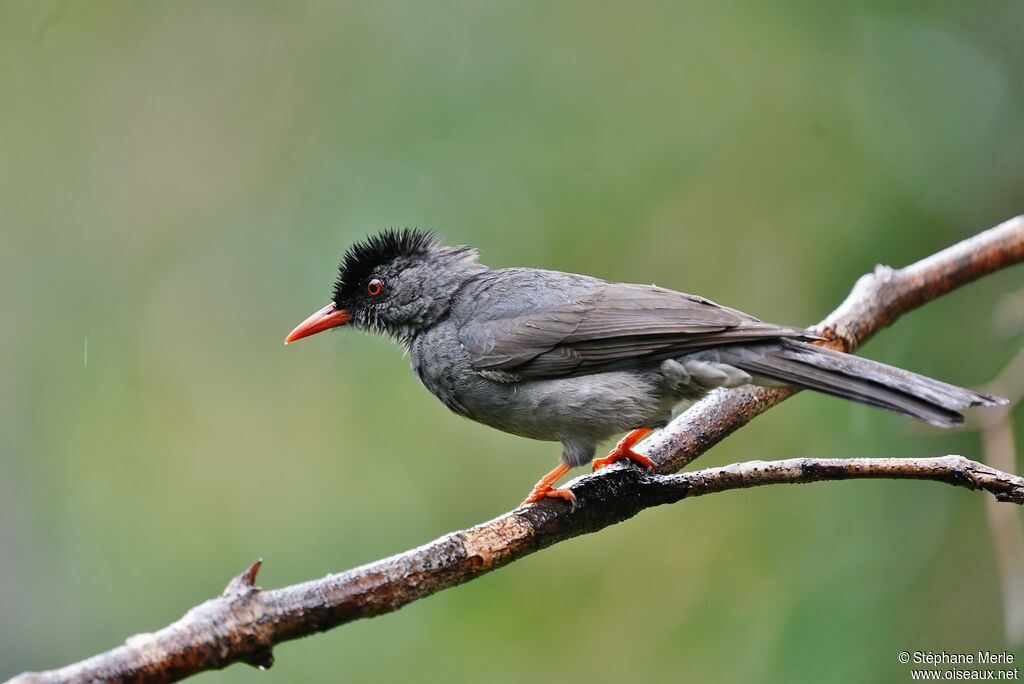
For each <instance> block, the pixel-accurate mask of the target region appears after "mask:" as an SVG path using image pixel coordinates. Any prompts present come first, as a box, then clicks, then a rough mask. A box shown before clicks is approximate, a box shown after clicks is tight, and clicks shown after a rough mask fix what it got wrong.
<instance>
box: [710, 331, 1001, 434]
mask: <svg viewBox="0 0 1024 684" xmlns="http://www.w3.org/2000/svg"><path fill="white" fill-rule="evenodd" d="M718 351H719V354H720V358H721V360H722V361H723V362H725V363H728V364H730V365H733V366H736V367H738V368H742V369H743V370H745V371H746V372H747V373H750V374H751V375H752V376H754V377H755V379H763V380H768V381H770V382H773V383H782V384H785V385H790V386H793V387H799V388H801V389H811V390H816V391H818V392H824V393H825V394H831V395H833V396H836V397H841V398H843V399H851V400H853V401H859V402H861V403H863V404H870V405H872V406H878V407H881V408H885V409H889V410H890V411H896V412H897V413H902V414H904V415H908V416H912V417H914V418H919V419H921V420H926V421H928V422H929V423H931V424H932V425H938V426H941V427H952V426H956V425H961V424H962V423H963V422H964V418H963V416H962V415H960V413H959V412H958V409H965V408H970V407H972V406H998V405H1001V404H1006V403H1007V400H1006V399H1003V398H1002V397H996V396H992V395H990V394H983V393H981V392H974V391H972V390H969V389H965V388H963V387H957V386H956V385H949V384H947V383H944V382H940V381H938V380H933V379H932V378H928V377H925V376H923V375H918V374H917V373H911V372H910V371H907V370H903V369H902V368H895V367H894V366H887V365H886V364H884V363H878V362H877V361H871V360H870V359H864V358H861V357H859V356H854V355H853V354H844V353H842V352H837V351H832V350H831V349H826V348H824V347H818V346H814V345H810V344H807V343H806V342H797V341H795V340H788V339H787V340H780V341H778V342H770V343H762V344H751V345H736V346H728V347H720V348H719V350H718Z"/></svg>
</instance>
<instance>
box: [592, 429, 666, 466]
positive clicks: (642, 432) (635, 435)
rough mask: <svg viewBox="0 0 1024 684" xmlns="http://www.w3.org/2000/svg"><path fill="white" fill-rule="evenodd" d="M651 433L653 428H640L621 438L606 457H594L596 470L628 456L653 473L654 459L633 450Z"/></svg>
mask: <svg viewBox="0 0 1024 684" xmlns="http://www.w3.org/2000/svg"><path fill="white" fill-rule="evenodd" d="M649 434H651V428H638V429H636V430H633V431H632V432H630V433H629V434H628V435H626V436H625V437H623V438H622V439H620V440H619V443H618V444H616V445H615V448H614V449H612V450H611V452H610V453H609V454H608V455H607V456H605V457H604V458H595V459H594V470H598V469H599V468H604V467H605V466H607V465H611V464H612V463H615V462H616V461H621V460H622V459H624V458H628V459H629V460H630V461H635V462H637V463H639V464H640V465H642V466H643V467H644V468H647V469H648V470H650V471H651V472H652V473H653V472H654V461H652V460H651V459H649V458H647V457H646V456H644V455H643V454H638V453H637V452H635V451H633V446H634V445H635V444H636V443H637V442H639V441H640V440H642V439H643V438H644V437H646V436H647V435H649Z"/></svg>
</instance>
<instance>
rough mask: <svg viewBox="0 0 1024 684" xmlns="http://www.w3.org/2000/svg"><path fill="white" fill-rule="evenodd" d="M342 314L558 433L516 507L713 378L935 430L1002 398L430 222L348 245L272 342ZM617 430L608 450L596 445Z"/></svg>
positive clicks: (493, 415)
mask: <svg viewBox="0 0 1024 684" xmlns="http://www.w3.org/2000/svg"><path fill="white" fill-rule="evenodd" d="M340 327H352V328H356V329H358V330H361V331H367V332H374V333H379V334H381V335H383V336H386V337H390V338H391V339H392V340H394V341H395V342H397V343H398V344H400V345H402V346H403V347H405V349H406V350H407V352H408V356H409V358H410V360H411V365H412V370H413V372H414V373H415V375H416V376H417V377H418V378H419V380H420V381H421V382H422V384H423V385H424V386H425V387H426V388H427V390H429V391H430V392H431V393H432V394H433V395H434V396H436V397H437V398H438V399H440V400H441V402H442V403H444V405H445V406H447V407H448V408H449V409H450V410H451V411H453V412H455V413H456V414H458V415H461V416H464V417H466V418H469V419H471V420H474V421H477V422H479V423H483V424H484V425H488V426H490V427H493V428H497V429H498V430H502V431H504V432H507V433H511V434H514V435H519V436H522V437H527V438H531V439H535V440H544V441H550V442H561V445H562V451H561V456H560V458H559V463H558V465H557V466H556V467H555V468H554V469H552V470H551V471H550V472H549V473H547V474H546V475H544V476H543V477H542V478H541V479H540V480H539V481H538V482H537V484H536V485H534V487H533V489H532V490H531V491H530V494H529V495H528V496H527V497H526V499H525V500H524V501H523V504H521V505H525V504H530V503H535V502H538V501H542V500H545V499H562V500H564V501H567V502H568V503H569V504H570V505H571V506H572V508H573V509H575V507H576V498H575V496H574V494H573V493H572V491H571V490H569V489H566V488H558V487H556V484H557V482H558V480H559V479H560V478H561V477H562V476H563V475H565V474H566V473H567V472H569V470H570V469H571V468H573V467H578V466H583V465H585V464H587V463H589V462H591V461H593V468H594V470H597V469H599V468H601V467H604V466H607V465H610V464H612V463H615V462H617V461H620V460H623V459H627V460H629V461H633V462H635V463H637V464H639V465H640V466H642V467H644V468H647V469H649V470H651V471H652V472H653V471H654V463H653V462H652V460H651V459H650V458H649V457H648V456H646V455H644V454H642V453H639V452H638V451H637V450H635V449H634V447H635V446H636V445H637V444H638V442H640V441H641V440H642V439H644V438H645V437H646V436H647V435H648V434H650V433H651V431H652V430H655V429H657V428H660V427H663V426H665V425H666V424H667V423H668V422H669V420H671V418H672V416H673V415H674V411H676V410H677V407H680V406H681V407H684V408H685V407H686V406H688V405H691V404H692V403H693V402H694V401H696V400H698V399H700V398H702V397H704V396H705V395H707V394H708V393H709V392H711V391H713V390H718V389H731V388H736V387H741V386H744V385H751V384H753V385H765V386H786V387H793V388H798V389H809V390H814V391H817V392H822V393H824V394H828V395H832V396H835V397H840V398H842V399H849V400H852V401H855V402H860V403H863V404H869V405H871V406H876V407H880V408H884V409H888V410H890V411H895V412H897V413H901V414H904V415H907V416H911V417H913V418H917V419H920V420H924V421H927V422H928V423H931V424H933V425H937V426H941V427H952V426H956V425H960V424H962V423H963V416H962V415H961V414H960V413H959V410H961V409H965V408H969V407H973V406H995V405H1000V404H1005V403H1006V400H1005V399H1002V398H1000V397H996V396H992V395H989V394H984V393H981V392H975V391H972V390H969V389H965V388H962V387H957V386H955V385H950V384H947V383H944V382H941V381H939V380H934V379H932V378H929V377H926V376H923V375H918V374H917V373H913V372H911V371H907V370H903V369H901V368H897V367H894V366H889V365H886V364H883V363H880V362H877V361H872V360H869V359H865V358H862V357H859V356H854V355H852V354H846V353H843V352H839V351H834V350H831V349H828V348H826V347H823V346H821V345H820V342H821V340H822V338H821V337H819V336H818V335H816V334H815V333H814V332H812V331H810V330H807V329H805V328H800V327H791V326H785V325H775V324H772V323H764V322H762V321H761V320H759V319H757V318H754V317H753V316H751V315H749V314H746V313H743V312H741V311H738V310H736V309H732V308H729V307H726V306H721V305H719V304H716V303H715V302H712V301H711V300H709V299H706V298H704V297H700V296H697V295H692V294H685V293H683V292H676V291H674V290H670V289H666V288H663V287H657V286H655V285H635V284H627V283H619V282H614V281H610V280H603V279H601V278H595V277H590V276H586V275H577V274H575V273H563V272H559V271H550V270H542V269H537V268H497V269H494V268H488V267H487V266H485V265H483V264H481V263H480V262H479V255H478V251H477V250H476V249H474V248H472V247H468V246H448V245H445V244H443V243H442V241H441V240H440V238H439V237H438V235H437V234H436V233H435V232H433V231H431V230H423V229H416V228H406V229H401V230H396V229H389V230H385V231H383V232H380V233H377V234H374V235H371V236H369V237H367V238H365V239H364V240H361V241H359V242H356V243H355V244H353V245H352V246H351V247H349V248H348V249H347V251H346V252H345V253H344V255H343V257H342V259H341V262H340V264H339V267H338V276H337V279H336V280H335V283H334V290H333V294H332V297H331V302H330V303H329V304H327V306H324V307H323V308H321V309H320V310H318V311H316V312H315V313H313V314H312V315H311V316H309V317H308V318H306V319H305V320H304V321H303V322H302V323H300V324H299V325H298V326H297V327H296V328H295V329H294V330H292V332H291V333H290V334H289V335H288V336H287V338H286V339H285V344H286V345H287V344H289V343H292V342H295V341H296V340H299V339H302V338H305V337H309V336H310V335H314V334H316V333H320V332H323V331H325V330H329V329H333V328H340ZM622 433H626V434H625V436H624V437H623V438H622V439H621V440H620V441H619V442H618V443H617V444H616V445H615V447H614V448H613V449H612V450H611V452H610V453H609V454H608V455H607V456H604V457H602V458H598V459H594V456H595V454H596V450H597V445H598V444H599V443H600V442H602V441H604V440H606V439H608V438H610V437H613V436H615V435H619V434H622Z"/></svg>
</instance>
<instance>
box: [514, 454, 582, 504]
mask: <svg viewBox="0 0 1024 684" xmlns="http://www.w3.org/2000/svg"><path fill="white" fill-rule="evenodd" d="M567 472H569V466H567V465H565V464H564V463H559V464H558V467H557V468H555V469H554V470H552V471H551V472H550V473H548V474H547V475H545V476H544V477H542V478H540V480H538V481H537V484H535V485H534V486H533V491H532V492H530V496H528V497H526V499H525V500H524V501H523V503H521V504H519V505H520V506H525V505H526V504H530V503H536V502H538V501H540V500H541V499H565V500H566V501H568V502H569V503H570V504H572V510H574V511H575V510H576V495H575V494H573V493H572V490H570V489H556V488H555V483H556V482H558V478H560V477H562V476H563V475H565V474H566V473H567Z"/></svg>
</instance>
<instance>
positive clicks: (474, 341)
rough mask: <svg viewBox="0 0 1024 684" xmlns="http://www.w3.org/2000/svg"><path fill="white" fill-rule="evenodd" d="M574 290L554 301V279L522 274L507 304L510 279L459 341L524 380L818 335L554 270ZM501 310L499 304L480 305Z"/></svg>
mask: <svg viewBox="0 0 1024 684" xmlns="http://www.w3.org/2000/svg"><path fill="white" fill-rule="evenodd" d="M544 273H545V274H550V275H551V276H559V277H562V278H563V279H565V280H566V283H565V284H562V283H556V285H562V286H563V287H565V289H567V290H568V292H567V293H566V294H565V295H563V296H562V297H561V298H560V301H552V296H551V294H550V293H551V290H552V288H553V286H552V284H551V283H550V282H545V279H542V278H535V279H534V280H535V281H537V282H538V285H537V287H538V288H543V289H542V290H538V291H537V292H536V293H533V294H534V296H530V295H531V293H530V292H528V291H525V290H524V286H523V285H522V282H523V281H524V280H525V279H520V280H519V281H517V282H516V284H515V287H514V295H515V296H516V297H515V301H520V300H522V301H523V302H524V303H523V304H521V305H520V306H511V305H509V304H508V302H509V300H510V299H511V298H505V297H508V293H509V290H512V289H513V288H512V287H511V286H509V284H508V282H507V280H506V281H501V280H497V281H496V282H497V283H498V285H496V286H495V287H494V288H493V292H487V291H486V290H481V291H480V292H478V293H476V294H477V296H479V297H481V299H482V300H487V299H488V297H489V296H490V297H495V296H501V297H503V299H504V302H503V304H502V306H501V307H496V308H497V309H498V313H496V314H493V313H492V315H490V316H486V315H480V314H479V313H478V314H477V315H473V316H469V317H467V319H466V321H465V323H464V324H463V325H462V327H461V329H460V341H461V342H462V344H463V346H464V347H465V349H466V351H467V352H468V353H469V356H470V360H471V362H472V364H473V368H474V369H475V370H477V371H484V372H487V371H503V372H507V373H512V374H514V376H515V377H518V378H520V379H526V378H545V377H566V376H573V375H584V374H587V373H596V372H602V371H607V370H615V369H622V368H634V367H639V366H642V365H647V364H650V363H653V362H656V361H660V360H664V359H667V358H672V357H675V356H679V355H682V354H685V353H688V352H693V351H698V350H700V349H706V348H708V347H714V346H719V345H723V344H731V343H735V342H744V341H754V340H765V339H773V338H779V337H792V338H800V339H812V338H814V336H813V335H812V334H811V333H809V332H808V331H806V330H803V329H801V328H791V327H785V326H777V325H772V324H769V323H763V322H761V321H759V320H758V319H756V318H754V317H753V316H749V315H747V314H745V313H742V312H740V311H736V310H735V309H730V308H727V307H724V306H719V305H718V304H715V303H714V302H712V301H710V300H707V299H704V298H702V297H696V296H693V295H688V294H684V293H681V292H674V291H672V290H666V289H664V288H660V287H655V286H653V285H627V284H621V283H609V282H606V281H602V280H595V279H588V278H583V277H581V276H571V275H570V274H554V273H552V272H544ZM481 310H486V311H490V312H494V311H495V307H491V308H488V307H486V306H484V307H481Z"/></svg>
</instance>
